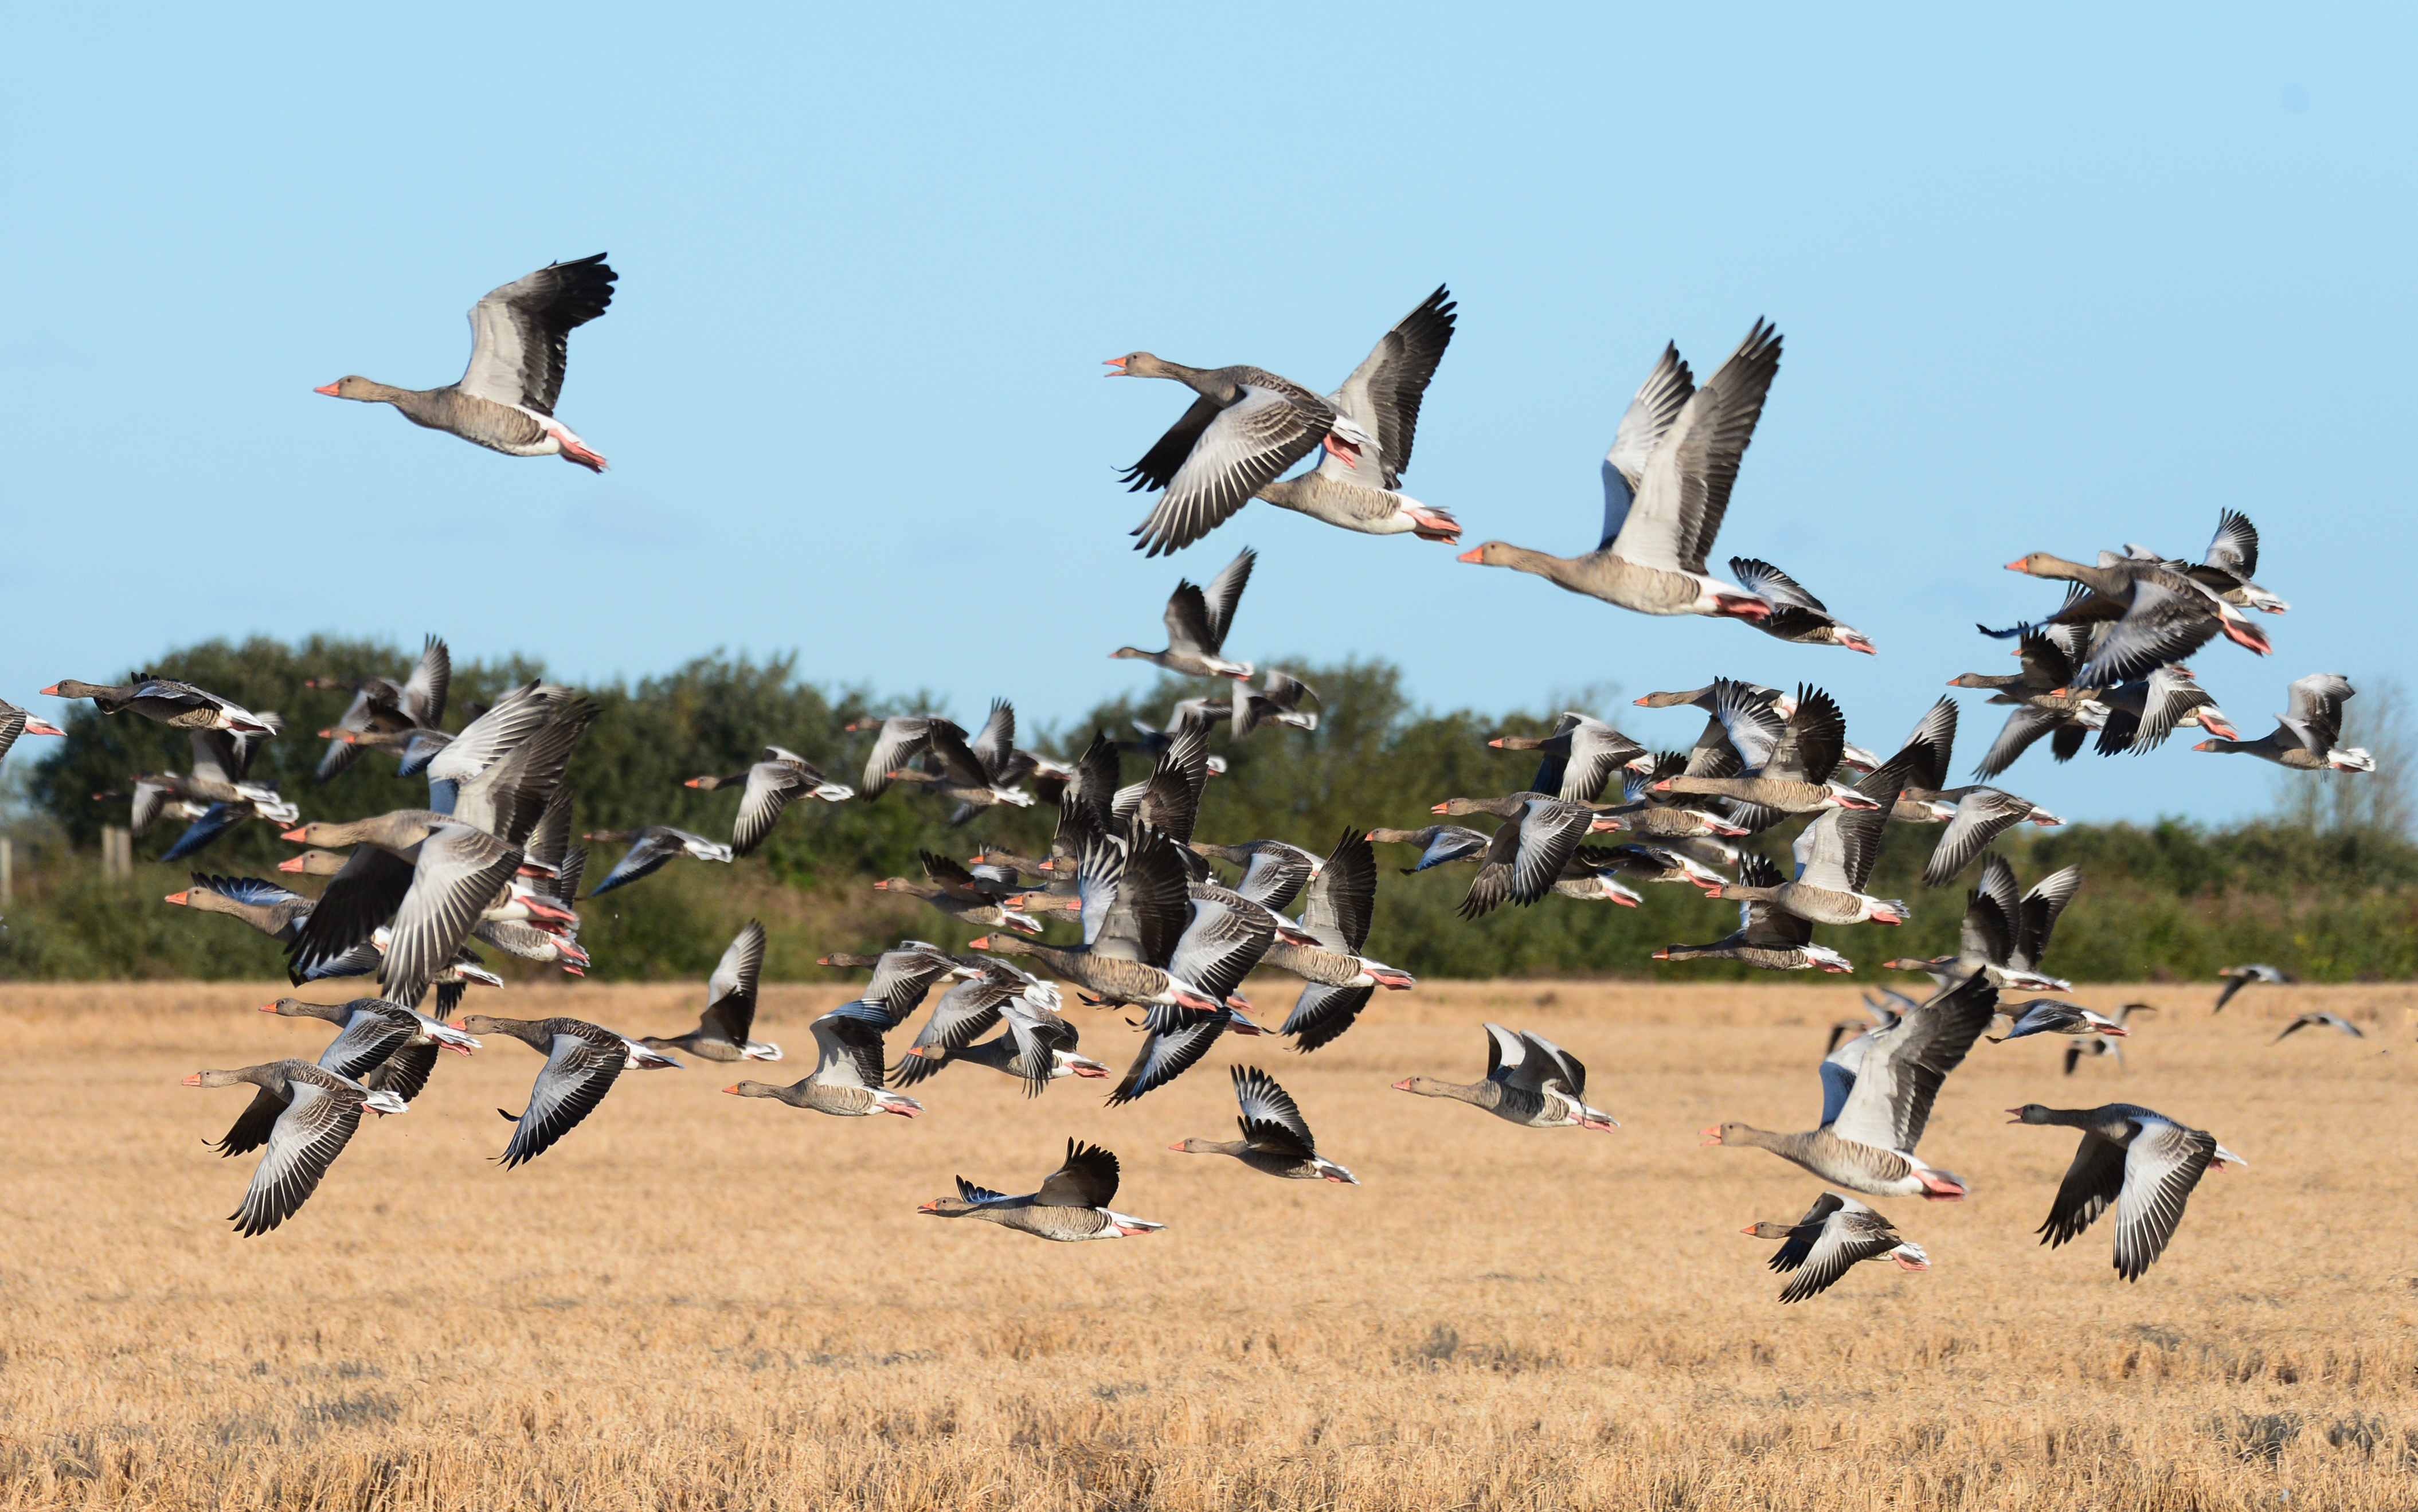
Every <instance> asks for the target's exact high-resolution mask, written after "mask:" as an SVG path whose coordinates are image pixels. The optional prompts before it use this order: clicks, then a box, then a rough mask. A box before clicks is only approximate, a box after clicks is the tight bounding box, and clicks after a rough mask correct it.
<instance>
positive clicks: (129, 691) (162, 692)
mask: <svg viewBox="0 0 2418 1512" xmlns="http://www.w3.org/2000/svg"><path fill="white" fill-rule="evenodd" d="M42 695H43V696H44V697H46V698H89V699H91V700H92V702H93V707H94V708H96V709H99V710H100V711H101V712H102V713H104V714H115V713H118V712H120V711H124V710H131V711H132V712H134V713H137V714H140V715H142V716H143V717H144V718H145V719H147V720H150V721H152V722H153V723H155V724H160V725H168V726H170V727H171V728H175V729H187V730H225V731H227V732H229V733H230V734H235V735H253V736H268V735H275V734H277V733H278V732H279V731H280V730H283V728H284V727H285V722H284V721H283V720H282V719H280V718H278V717H277V716H276V715H275V714H271V713H263V714H255V713H253V711H252V710H249V709H246V708H244V707H243V706H242V705H241V704H238V703H236V702H235V701H234V700H232V699H229V698H222V697H221V696H219V695H217V694H214V693H209V692H207V691H205V690H203V689H200V688H196V687H194V686H193V685H192V684H191V683H190V682H178V681H177V680H175V679H174V678H157V677H153V676H152V675H151V674H149V673H147V672H145V673H144V674H142V675H141V676H139V677H137V678H136V679H135V680H133V681H132V682H129V683H122V684H116V685H111V684H106V683H96V682H80V681H78V680H75V679H74V678H62V679H60V680H58V681H56V682H54V683H52V684H51V685H50V686H49V687H47V688H44V689H43V690H42ZM45 727H46V728H47V727H48V726H45Z"/></svg>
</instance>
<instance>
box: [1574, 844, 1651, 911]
mask: <svg viewBox="0 0 2418 1512" xmlns="http://www.w3.org/2000/svg"><path fill="white" fill-rule="evenodd" d="M1633 849H1638V847H1634V846H1623V847H1620V848H1617V849H1615V848H1612V847H1608V846H1581V847H1579V848H1578V849H1577V851H1576V852H1574V853H1573V854H1572V855H1571V857H1570V859H1569V860H1568V861H1566V862H1564V863H1562V874H1561V875H1560V876H1559V877H1557V878H1553V896H1555V897H1558V898H1572V899H1575V900H1577V901H1578V902H1581V903H1616V904H1618V905H1620V906H1621V907H1622V908H1624V909H1633V908H1636V907H1637V906H1638V905H1639V904H1641V903H1644V902H1645V893H1640V892H1638V891H1637V889H1635V888H1633V887H1630V885H1629V884H1628V883H1626V882H1624V881H1622V880H1621V879H1620V878H1622V876H1623V875H1625V874H1626V873H1627V872H1628V870H1629V867H1630V863H1629V861H1628V860H1627V859H1626V858H1625V857H1623V856H1622V855H1621V854H1620V851H1621V850H1633Z"/></svg>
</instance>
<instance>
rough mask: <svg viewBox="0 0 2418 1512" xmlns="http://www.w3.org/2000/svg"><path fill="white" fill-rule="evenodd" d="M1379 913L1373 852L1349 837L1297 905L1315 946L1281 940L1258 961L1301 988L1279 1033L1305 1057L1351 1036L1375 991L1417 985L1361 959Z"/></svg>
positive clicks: (1404, 974)
mask: <svg viewBox="0 0 2418 1512" xmlns="http://www.w3.org/2000/svg"><path fill="white" fill-rule="evenodd" d="M1376 911H1377V850H1376V848H1375V847H1373V846H1371V845H1370V843H1369V837H1368V836H1367V835H1366V834H1363V833H1362V832H1359V831H1357V830H1346V831H1345V832H1343V834H1342V836H1341V838H1339V839H1338V840H1337V841H1336V843H1335V848H1334V849H1333V850H1332V851H1330V852H1328V854H1327V857H1326V860H1325V862H1324V863H1322V864H1321V865H1320V867H1319V870H1318V875H1317V876H1316V877H1314V878H1311V879H1310V883H1309V891H1308V895H1307V896H1305V897H1304V898H1303V900H1302V910H1301V921H1300V925H1299V927H1300V929H1301V930H1302V931H1303V932H1305V933H1307V934H1308V936H1309V937H1310V938H1311V939H1315V940H1316V941H1317V942H1318V943H1316V944H1314V945H1300V944H1295V943H1294V942H1293V941H1292V940H1291V939H1285V938H1283V937H1282V936H1279V937H1278V939H1276V940H1275V941H1274V942H1273V943H1272V944H1270V945H1269V946H1268V951H1267V954H1266V955H1263V956H1262V957H1260V959H1261V961H1262V963H1263V964H1264V965H1268V966H1273V967H1275V968H1276V969H1277V970H1280V971H1289V972H1291V973H1293V975H1294V976H1297V977H1300V978H1301V979H1302V981H1303V982H1304V983H1305V984H1306V985H1304V986H1303V988H1302V989H1301V996H1300V997H1299V998H1297V999H1295V1000H1294V1001H1293V1012H1292V1013H1291V1014H1289V1015H1287V1016H1286V1017H1285V1021H1284V1025H1283V1027H1282V1028H1280V1029H1278V1031H1277V1032H1278V1033H1279V1034H1291V1035H1293V1048H1294V1049H1296V1050H1299V1051H1302V1052H1303V1053H1305V1054H1307V1053H1308V1052H1309V1051H1311V1050H1315V1049H1318V1048H1320V1047H1321V1046H1324V1045H1327V1044H1329V1043H1331V1042H1332V1041H1333V1040H1334V1039H1335V1038H1336V1036H1338V1035H1339V1034H1341V1033H1342V1032H1343V1031H1345V1030H1347V1029H1350V1028H1351V1027H1352V1025H1353V1023H1354V1021H1355V1020H1356V1019H1358V1018H1359V1016H1360V1011H1361V1010H1362V1009H1364V1008H1366V1007H1368V1006H1369V1000H1370V998H1371V997H1372V996H1374V995H1375V992H1376V989H1377V988H1379V987H1385V988H1386V989H1388V990H1390V991H1395V992H1402V991H1407V990H1409V989H1410V988H1412V987H1415V986H1416V985H1418V978H1416V977H1415V976H1413V975H1411V973H1410V972H1408V971H1405V970H1401V969H1400V967H1393V966H1387V965H1386V964H1385V962H1383V961H1376V960H1371V959H1370V958H1369V957H1368V956H1366V955H1362V954H1360V952H1361V950H1362V948H1363V947H1364V946H1365V945H1366V944H1367V943H1368V939H1369V927H1370V924H1371V923H1372V922H1373V921H1374V919H1375V917H1376Z"/></svg>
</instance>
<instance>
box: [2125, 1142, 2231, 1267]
mask: <svg viewBox="0 0 2418 1512" xmlns="http://www.w3.org/2000/svg"><path fill="white" fill-rule="evenodd" d="M2133 1122H2134V1127H2135V1130H2136V1131H2137V1132H2135V1134H2134V1136H2133V1142H2132V1143H2131V1144H2129V1145H2127V1146H2125V1147H2124V1179H2123V1182H2122V1184H2120V1185H2119V1186H2118V1187H2117V1189H2116V1272H2117V1274H2118V1275H2121V1276H2123V1277H2124V1279H2125V1280H2127V1281H2137V1280H2139V1279H2140V1278H2141V1273H2142V1272H2144V1271H2146V1270H2148V1269H2149V1268H2150V1265H2151V1264H2153V1263H2154V1262H2155V1261H2156V1260H2157V1258H2158V1257H2159V1256H2160V1255H2162V1254H2164V1253H2165V1248H2166V1242H2167V1241H2168V1240H2170V1239H2172V1238H2174V1236H2175V1225H2177V1224H2179V1223H2181V1222H2182V1218H2183V1203H2184V1202H2185V1201H2187V1200H2188V1199H2190V1197H2191V1194H2192V1188H2193V1187H2195V1186H2197V1185H2198V1184H2199V1179H2200V1177H2202V1176H2203V1175H2205V1174H2207V1172H2208V1168H2209V1163H2210V1162H2211V1160H2213V1159H2214V1158H2215V1157H2216V1140H2215V1138H2213V1137H2212V1136H2211V1135H2208V1134H2206V1133H2203V1132H2202V1131H2200V1130H2198V1129H2187V1128H2185V1127H2183V1126H2182V1125H2181V1124H2180V1123H2175V1122H2173V1121H2172V1120H2170V1119H2165V1118H2160V1117H2158V1116H2157V1115H2156V1114H2154V1113H2153V1114H2150V1115H2148V1116H2147V1117H2136V1118H2135V1120H2134V1121H2133Z"/></svg>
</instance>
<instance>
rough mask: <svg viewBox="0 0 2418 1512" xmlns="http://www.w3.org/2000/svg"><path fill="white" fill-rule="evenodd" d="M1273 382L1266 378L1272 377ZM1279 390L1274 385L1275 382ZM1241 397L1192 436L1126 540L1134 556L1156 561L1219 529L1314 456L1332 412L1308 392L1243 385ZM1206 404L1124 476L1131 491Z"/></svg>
mask: <svg viewBox="0 0 2418 1512" xmlns="http://www.w3.org/2000/svg"><path fill="white" fill-rule="evenodd" d="M1271 376H1272V375H1271ZM1274 382H1276V383H1281V382H1282V380H1281V379H1276V380H1274ZM1241 389H1242V392H1241V396H1240V397H1239V398H1237V399H1236V400H1235V401H1234V402H1233V403H1232V404H1231V405H1226V406H1224V407H1223V408H1218V407H1217V406H1216V405H1211V409H1212V414H1211V415H1210V417H1209V419H1208V420H1207V422H1206V423H1205V424H1202V425H1201V426H1199V428H1198V429H1197V430H1193V431H1192V440H1191V443H1190V445H1189V446H1188V447H1187V448H1186V450H1185V451H1184V453H1183V457H1184V460H1183V463H1182V465H1181V466H1178V467H1176V469H1175V471H1174V474H1173V476H1171V477H1170V478H1168V480H1167V492H1166V493H1165V494H1164V495H1162V496H1160V498H1159V500H1158V503H1157V504H1156V505H1155V506H1154V507H1153V508H1152V510H1151V512H1150V514H1149V517H1148V518H1146V519H1144V520H1143V521H1142V523H1141V524H1140V525H1138V526H1136V527H1134V529H1133V534H1135V535H1137V536H1140V537H1141V540H1140V542H1137V543H1136V544H1137V549H1139V550H1142V551H1144V553H1145V554H1146V555H1148V556H1152V557H1155V556H1158V555H1159V554H1160V553H1162V552H1169V551H1175V550H1179V549H1181V548H1183V547H1185V546H1188V545H1190V544H1192V543H1193V542H1196V541H1198V540H1200V539H1201V537H1202V536H1205V535H1207V534H1208V533H1209V532H1210V531H1212V530H1214V529H1216V528H1217V527H1219V526H1221V525H1223V524H1225V523H1226V521H1227V520H1228V519H1229V518H1231V517H1232V515H1233V513H1234V512H1235V511H1237V510H1239V509H1241V508H1242V507H1243V506H1244V505H1245V504H1247V503H1249V502H1250V498H1251V496H1252V495H1253V494H1255V493H1257V492H1259V491H1260V490H1261V489H1263V488H1264V487H1266V486H1267V485H1268V484H1270V483H1272V482H1275V481H1277V480H1278V478H1280V477H1282V476H1283V475H1284V471H1285V469H1286V468H1288V467H1290V466H1293V464H1294V463H1296V462H1299V461H1300V460H1301V459H1302V458H1304V457H1306V456H1308V455H1309V454H1310V452H1312V451H1316V450H1317V449H1318V445H1319V442H1320V441H1321V439H1323V438H1324V436H1325V435H1326V433H1327V432H1328V431H1329V430H1330V429H1332V428H1333V426H1334V424H1335V411H1333V410H1332V409H1329V408H1328V407H1327V406H1326V403H1325V401H1324V400H1322V399H1320V398H1318V397H1317V396H1316V395H1314V394H1311V393H1310V392H1308V390H1307V389H1300V388H1298V387H1296V386H1294V385H1291V384H1286V385H1285V386H1284V387H1282V388H1278V387H1274V386H1272V384H1263V383H1245V384H1243V385H1241ZM1208 403H1209V402H1208V401H1206V400H1202V401H1197V402H1195V403H1194V405H1193V406H1192V408H1191V409H1189V410H1187V411H1186V412H1185V416H1184V419H1183V420H1178V421H1177V422H1176V429H1175V430H1171V431H1170V432H1168V434H1167V435H1166V436H1164V437H1162V438H1161V439H1160V442H1159V444H1158V445H1157V446H1156V447H1154V448H1152V449H1151V453H1150V455H1149V456H1147V457H1144V458H1143V459H1142V461H1141V462H1140V463H1138V464H1136V465H1135V467H1134V468H1133V469H1132V471H1131V472H1130V473H1129V474H1128V476H1130V477H1133V478H1134V479H1135V480H1136V482H1135V487H1136V488H1137V489H1140V488H1142V487H1145V486H1147V483H1148V473H1147V472H1145V470H1144V469H1146V468H1149V467H1150V466H1151V463H1152V461H1153V459H1154V458H1158V457H1159V455H1160V453H1161V452H1162V451H1168V450H1169V449H1170V443H1171V442H1173V441H1174V440H1175V439H1176V438H1177V434H1178V432H1180V431H1185V430H1186V429H1188V428H1190V427H1192V426H1193V423H1194V419H1195V417H1196V416H1197V415H1198V414H1199V412H1200V410H1201V405H1203V404H1208Z"/></svg>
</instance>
